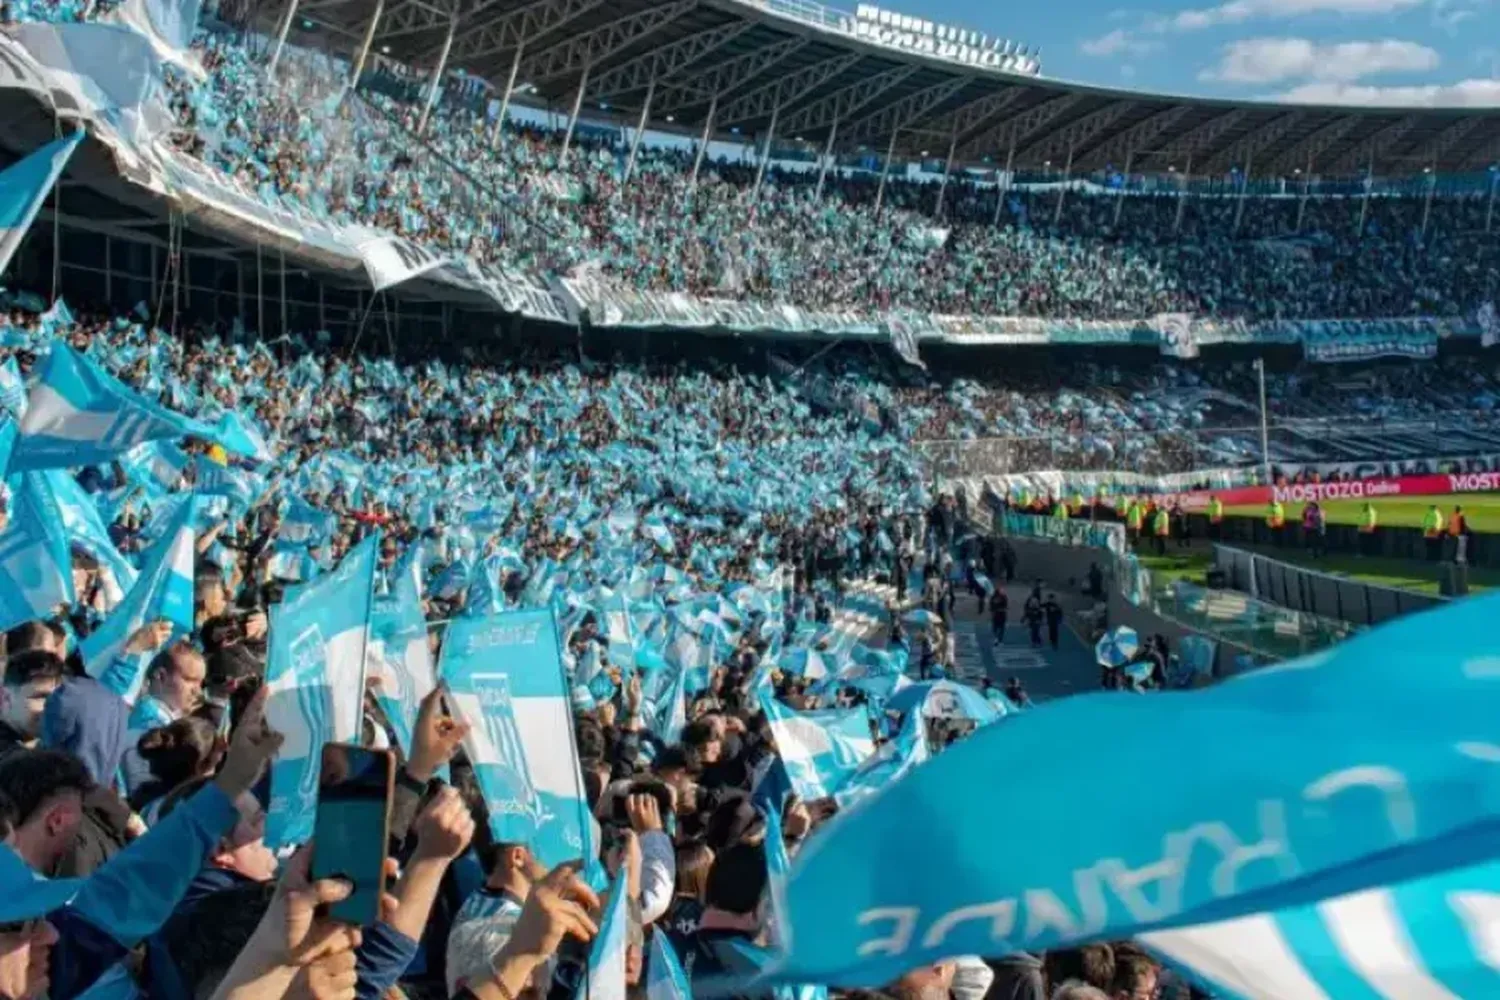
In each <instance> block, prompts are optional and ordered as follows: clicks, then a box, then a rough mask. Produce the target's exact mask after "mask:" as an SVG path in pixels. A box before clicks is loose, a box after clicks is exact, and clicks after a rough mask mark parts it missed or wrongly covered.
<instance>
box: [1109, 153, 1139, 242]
mask: <svg viewBox="0 0 1500 1000" xmlns="http://www.w3.org/2000/svg"><path fill="white" fill-rule="evenodd" d="M1134 159H1135V147H1134V146H1132V147H1131V148H1129V149H1127V150H1125V173H1124V174H1123V175H1121V177H1120V189H1119V190H1118V191H1116V192H1115V218H1114V221H1113V222H1111V223H1110V225H1111V226H1112V227H1114V228H1115V229H1119V228H1120V209H1122V208H1124V207H1125V185H1126V184H1129V183H1130V163H1131V161H1132V160H1134Z"/></svg>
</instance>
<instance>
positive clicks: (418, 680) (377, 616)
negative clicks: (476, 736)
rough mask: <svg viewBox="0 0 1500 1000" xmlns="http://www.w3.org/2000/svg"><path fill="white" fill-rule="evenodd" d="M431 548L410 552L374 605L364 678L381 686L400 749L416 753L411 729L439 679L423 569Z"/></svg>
mask: <svg viewBox="0 0 1500 1000" xmlns="http://www.w3.org/2000/svg"><path fill="white" fill-rule="evenodd" d="M425 551H426V546H425V545H424V544H423V543H421V542H418V543H416V544H414V545H410V546H408V547H407V549H406V552H405V554H404V555H403V556H402V561H401V564H400V565H399V566H398V567H397V568H396V572H395V575H394V579H393V580H392V583H391V592H390V593H389V594H387V595H386V596H384V597H379V598H376V599H375V604H374V611H373V613H372V615H371V619H370V651H369V656H368V662H367V663H366V664H365V673H366V675H367V676H368V677H371V678H373V679H374V680H375V681H377V683H376V685H375V688H374V692H375V700H376V701H377V702H379V704H380V707H381V710H382V711H384V712H385V717H386V720H387V721H389V722H390V724H391V728H392V729H393V730H395V734H396V743H397V744H398V745H399V746H400V747H401V752H402V753H404V754H408V755H409V754H410V753H411V733H412V723H413V722H414V721H415V720H416V718H417V710H418V709H419V708H420V706H421V704H422V699H424V698H426V697H427V695H428V694H429V693H431V691H432V689H433V688H434V687H435V686H436V685H437V679H436V676H435V673H434V671H433V666H432V649H431V647H429V646H428V645H427V618H426V616H425V615H423V614H422V566H423V553H424V552H425Z"/></svg>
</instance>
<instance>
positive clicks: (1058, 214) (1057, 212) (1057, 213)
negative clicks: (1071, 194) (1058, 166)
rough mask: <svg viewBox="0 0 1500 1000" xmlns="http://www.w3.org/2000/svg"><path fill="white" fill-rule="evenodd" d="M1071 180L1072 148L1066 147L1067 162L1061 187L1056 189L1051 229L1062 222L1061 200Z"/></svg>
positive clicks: (1065, 195)
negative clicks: (1055, 205)
mask: <svg viewBox="0 0 1500 1000" xmlns="http://www.w3.org/2000/svg"><path fill="white" fill-rule="evenodd" d="M1072 179H1073V147H1072V146H1071V145H1070V146H1068V162H1067V164H1066V165H1065V166H1064V167H1063V182H1062V187H1060V188H1058V189H1057V207H1056V208H1054V209H1053V210H1052V228H1053V229H1056V228H1057V224H1058V222H1060V221H1062V207H1063V199H1064V198H1066V197H1067V196H1068V183H1069V182H1070V181H1071V180H1072Z"/></svg>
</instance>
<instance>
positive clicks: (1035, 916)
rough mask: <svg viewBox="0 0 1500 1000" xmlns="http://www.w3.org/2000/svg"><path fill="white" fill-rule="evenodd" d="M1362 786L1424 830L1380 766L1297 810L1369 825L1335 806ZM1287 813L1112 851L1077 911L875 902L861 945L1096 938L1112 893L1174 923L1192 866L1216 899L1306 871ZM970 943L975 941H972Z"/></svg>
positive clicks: (1045, 905)
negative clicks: (1262, 869)
mask: <svg viewBox="0 0 1500 1000" xmlns="http://www.w3.org/2000/svg"><path fill="white" fill-rule="evenodd" d="M1454 750H1455V752H1456V753H1458V754H1459V755H1461V756H1464V757H1467V758H1469V759H1471V760H1479V761H1483V762H1485V763H1495V762H1500V747H1497V746H1493V745H1490V744H1476V743H1459V744H1455V746H1454ZM1359 789H1369V790H1373V791H1375V792H1377V793H1378V805H1377V806H1376V808H1377V811H1378V812H1379V813H1380V815H1381V817H1382V818H1383V820H1384V822H1385V824H1386V825H1387V826H1388V827H1389V829H1390V838H1391V842H1392V843H1397V842H1402V841H1407V840H1410V839H1412V838H1414V837H1416V836H1417V832H1418V829H1419V824H1418V820H1417V812H1418V810H1417V801H1416V798H1415V796H1414V795H1413V794H1412V791H1411V788H1410V785H1409V783H1408V781H1407V779H1406V777H1405V776H1404V775H1402V774H1401V773H1400V772H1399V771H1396V770H1395V769H1393V768H1390V767H1385V766H1380V765H1358V766H1353V767H1347V768H1342V769H1340V770H1337V771H1333V772H1331V773H1329V774H1326V775H1323V776H1322V777H1319V778H1317V779H1315V780H1313V781H1311V782H1309V783H1308V784H1307V786H1306V787H1305V788H1304V790H1303V792H1302V799H1303V801H1304V803H1305V805H1304V806H1303V808H1302V809H1301V810H1299V811H1298V813H1297V815H1299V816H1301V817H1302V818H1303V819H1305V820H1307V821H1308V822H1310V823H1313V824H1315V825H1316V826H1317V827H1318V829H1319V831H1320V834H1319V835H1320V837H1324V838H1327V837H1334V836H1336V835H1337V830H1336V829H1333V827H1336V826H1337V827H1345V826H1347V827H1348V828H1350V829H1358V830H1360V831H1362V832H1368V831H1369V830H1370V819H1371V816H1370V813H1369V810H1368V809H1367V808H1365V807H1364V806H1363V804H1362V802H1363V800H1362V799H1361V798H1359V797H1356V799H1355V803H1354V804H1352V805H1351V804H1349V803H1346V804H1345V805H1343V806H1341V807H1340V808H1338V809H1334V808H1333V806H1332V803H1333V800H1334V799H1335V798H1337V797H1340V796H1341V795H1342V793H1345V792H1353V791H1356V790H1359ZM1289 815H1290V814H1289V811H1288V803H1287V802H1285V801H1283V800H1279V799H1266V800H1262V801H1261V802H1259V803H1258V804H1257V806H1256V810H1255V820H1254V824H1253V835H1252V836H1251V837H1249V838H1248V839H1246V838H1242V837H1241V836H1240V835H1239V834H1238V833H1236V831H1235V829H1234V828H1233V826H1231V825H1230V824H1229V823H1228V822H1224V821H1215V820H1208V821H1204V822H1200V823H1196V824H1194V825H1193V826H1191V827H1189V828H1188V829H1186V830H1179V831H1173V832H1170V833H1168V834H1166V835H1165V836H1164V837H1163V838H1162V857H1161V858H1159V859H1157V860H1153V861H1148V862H1146V863H1144V864H1142V865H1139V866H1134V867H1132V866H1131V865H1129V864H1127V863H1126V862H1125V861H1124V860H1123V859H1121V858H1104V859H1101V860H1099V861H1097V862H1095V863H1094V864H1093V865H1090V866H1088V867H1086V868H1081V869H1078V870H1076V871H1074V872H1073V876H1072V882H1073V892H1074V896H1075V900H1074V902H1075V903H1076V905H1077V912H1076V913H1075V912H1073V911H1071V910H1070V909H1069V905H1068V903H1067V902H1066V901H1065V900H1064V899H1063V898H1061V897H1060V896H1059V895H1058V894H1057V891H1056V888H1055V887H1052V888H1030V889H1025V890H1022V891H1021V893H1020V894H1019V897H1018V898H1013V897H1007V898H1004V899H999V900H991V901H981V902H977V903H966V904H964V905H963V906H960V907H957V908H955V909H953V910H951V911H949V912H946V913H940V914H935V915H933V916H932V917H931V918H930V919H927V918H925V917H924V914H923V913H922V910H921V907H918V906H881V907H874V908H871V909H869V910H865V911H863V912H861V913H859V914H858V915H857V916H856V918H855V923H856V924H857V925H858V926H860V927H869V928H872V930H878V931H881V932H882V933H881V934H880V936H872V937H870V938H869V939H867V940H866V941H864V943H862V944H861V945H860V946H859V947H858V949H857V951H858V954H860V955H861V956H868V955H888V956H900V955H902V954H904V953H905V952H906V951H907V949H908V948H909V947H910V946H911V945H912V943H913V941H914V940H915V939H917V938H918V934H919V932H920V940H921V945H922V947H923V948H932V949H935V948H940V947H941V946H942V945H943V944H944V943H945V942H946V941H947V939H948V937H949V936H950V935H951V934H952V932H953V931H954V929H955V928H957V927H959V926H960V925H962V924H965V923H968V922H971V921H975V920H981V921H988V922H989V924H990V934H991V938H992V940H993V941H994V943H995V944H996V945H998V946H1002V947H1005V948H1008V949H1013V950H1024V949H1028V948H1030V947H1032V945H1033V943H1035V942H1038V941H1039V940H1040V941H1045V940H1051V939H1052V936H1053V935H1054V934H1062V935H1064V936H1066V937H1069V938H1079V937H1088V936H1096V935H1099V934H1103V933H1106V932H1107V931H1108V929H1109V926H1110V923H1111V920H1110V911H1111V906H1110V905H1109V897H1111V896H1112V897H1113V898H1114V900H1115V901H1116V902H1117V903H1118V904H1119V905H1120V906H1121V907H1123V911H1124V916H1125V917H1127V918H1128V919H1129V921H1130V922H1133V923H1155V922H1158V921H1163V920H1168V919H1171V918H1173V917H1175V916H1177V915H1179V914H1180V913H1181V912H1182V911H1183V896H1184V892H1183V890H1184V889H1185V887H1186V886H1187V884H1188V878H1189V875H1190V873H1203V874H1206V876H1207V877H1206V878H1205V879H1203V881H1202V883H1201V885H1199V888H1200V889H1201V890H1203V894H1205V895H1206V896H1207V897H1208V898H1209V899H1225V898H1228V897H1230V896H1233V895H1235V894H1236V893H1239V892H1241V891H1245V890H1247V889H1253V888H1257V887H1259V886H1261V885H1264V884H1268V883H1266V882H1264V881H1263V880H1257V879H1251V880H1250V882H1249V883H1248V884H1246V885H1245V886H1243V887H1242V885H1241V880H1242V872H1243V871H1244V870H1245V869H1247V868H1249V867H1251V866H1254V865H1257V864H1259V863H1262V862H1268V863H1270V864H1271V865H1272V866H1273V868H1274V871H1275V877H1276V878H1277V879H1278V880H1288V879H1293V878H1296V877H1298V876H1299V875H1301V874H1303V865H1302V864H1301V862H1300V861H1299V860H1298V858H1297V855H1296V852H1295V851H1294V850H1293V846H1292V836H1291V829H1290V826H1289V824H1288V818H1289ZM1247 832H1249V831H1248V830H1247ZM1202 848H1209V849H1211V851H1212V854H1211V855H1209V856H1207V857H1205V856H1204V855H1203V853H1202ZM1206 860H1211V861H1212V865H1211V867H1210V868H1208V869H1206V870H1205V869H1204V868H1203V862H1204V861H1206ZM1195 877H1196V876H1195ZM1153 884H1154V885H1155V887H1156V891H1155V892H1154V893H1152V894H1151V896H1154V898H1148V895H1147V893H1146V892H1145V891H1144V890H1145V889H1146V888H1147V887H1148V886H1151V885H1153ZM1195 884H1197V883H1196V882H1195ZM1018 926H1019V928H1020V930H1021V933H1020V937H1019V938H1017V939H1014V940H1013V939H1012V937H1011V935H1012V934H1013V933H1014V932H1015V930H1016V928H1017V927H1018ZM955 944H957V942H955ZM963 947H969V945H968V944H967V943H965V944H964V945H963Z"/></svg>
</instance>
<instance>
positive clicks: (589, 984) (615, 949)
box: [576, 870, 630, 1000]
mask: <svg viewBox="0 0 1500 1000" xmlns="http://www.w3.org/2000/svg"><path fill="white" fill-rule="evenodd" d="M629 897H630V893H629V892H628V891H627V890H626V885H625V872H624V871H623V870H621V872H620V874H619V875H617V876H615V882H614V885H612V886H610V888H609V899H608V900H607V901H606V902H605V904H604V914H603V916H601V917H600V918H599V933H598V934H597V935H595V937H594V944H593V946H592V947H591V948H590V949H589V962H588V966H587V967H586V968H585V970H584V976H583V980H582V981H581V982H580V983H579V984H578V992H577V994H576V997H577V1000H625V991H626V987H625V950H626V947H627V946H628V945H629V943H630V935H629V931H630V914H629V913H628V912H627V911H626V907H625V903H626V901H627V900H628V899H629Z"/></svg>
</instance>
